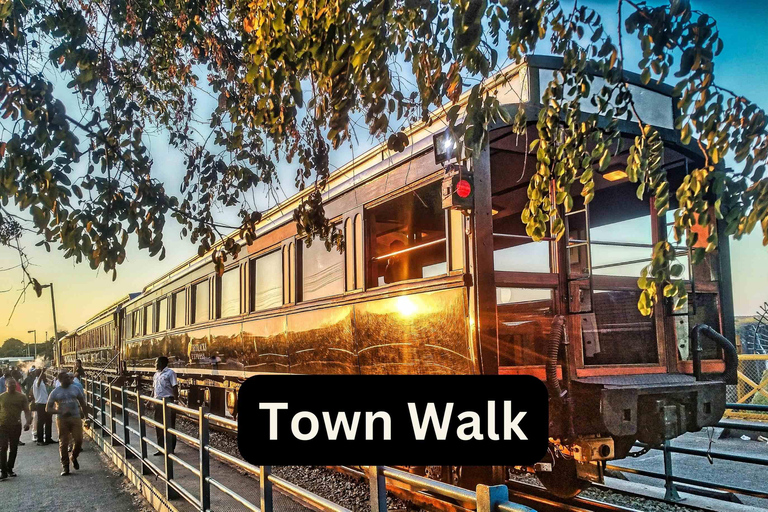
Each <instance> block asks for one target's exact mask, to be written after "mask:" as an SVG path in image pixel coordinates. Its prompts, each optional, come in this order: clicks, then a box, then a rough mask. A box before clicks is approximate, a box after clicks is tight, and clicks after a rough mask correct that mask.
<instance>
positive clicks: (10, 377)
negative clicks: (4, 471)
mask: <svg viewBox="0 0 768 512" xmlns="http://www.w3.org/2000/svg"><path fill="white" fill-rule="evenodd" d="M5 382H6V391H8V386H9V385H10V382H13V386H14V387H15V389H16V391H18V392H19V393H23V391H22V389H21V372H20V371H19V370H17V369H15V368H14V369H12V370H11V371H10V373H8V374H6V376H5ZM27 403H29V399H27ZM31 423H32V420H31V419H30V424H31ZM26 444H27V443H22V442H21V441H17V445H18V446H25V445H26Z"/></svg>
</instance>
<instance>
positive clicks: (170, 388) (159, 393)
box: [152, 356, 179, 456]
mask: <svg viewBox="0 0 768 512" xmlns="http://www.w3.org/2000/svg"><path fill="white" fill-rule="evenodd" d="M155 369H156V370H157V371H156V372H155V375H154V376H153V377H152V384H153V386H152V390H153V393H152V395H153V397H154V398H157V399H158V400H162V399H163V398H168V400H169V401H171V402H175V401H177V400H178V399H179V381H178V380H177V379H176V372H174V371H173V370H171V369H170V368H168V358H167V357H165V356H160V357H158V358H157V361H156V362H155ZM168 414H169V418H168V425H167V427H170V428H174V429H175V428H176V411H174V410H173V409H170V408H169V409H168ZM155 421H157V422H159V423H162V422H163V407H162V406H161V405H158V404H155ZM155 435H156V436H157V444H158V445H160V447H161V448H162V447H165V439H164V437H163V429H162V428H159V427H155ZM170 444H171V446H169V447H168V452H169V453H173V451H174V450H175V449H176V436H171V443H170ZM154 455H155V456H159V455H162V452H160V451H156V452H155V453H154Z"/></svg>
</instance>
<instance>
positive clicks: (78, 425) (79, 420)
mask: <svg viewBox="0 0 768 512" xmlns="http://www.w3.org/2000/svg"><path fill="white" fill-rule="evenodd" d="M59 382H61V386H59V387H57V388H56V389H54V390H53V391H51V394H50V395H48V403H47V405H46V406H45V411H46V412H47V413H49V414H58V417H57V418H56V429H57V430H58V431H59V455H60V456H61V467H62V472H61V476H67V475H69V462H70V455H69V442H70V440H71V441H72V445H73V447H72V456H71V460H72V466H74V468H75V469H80V464H79V463H78V462H77V456H78V455H80V452H81V451H82V449H83V412H84V411H85V395H84V394H83V390H82V389H80V388H79V387H77V386H73V385H72V377H70V376H69V374H68V373H67V372H61V373H60V374H59Z"/></svg>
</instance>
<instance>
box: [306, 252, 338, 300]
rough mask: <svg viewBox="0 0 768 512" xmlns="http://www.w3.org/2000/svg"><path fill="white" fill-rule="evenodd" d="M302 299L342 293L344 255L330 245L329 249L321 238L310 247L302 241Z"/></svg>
mask: <svg viewBox="0 0 768 512" xmlns="http://www.w3.org/2000/svg"><path fill="white" fill-rule="evenodd" d="M299 245H300V246H301V270H302V273H301V290H302V296H301V298H302V300H312V299H320V298H323V297H330V296H331V295H338V294H340V293H344V255H343V254H342V253H340V252H339V251H337V250H336V248H335V247H332V248H331V250H330V251H329V250H328V249H326V247H325V244H324V243H323V242H322V241H321V240H314V241H313V243H312V245H311V246H310V247H307V246H306V245H305V243H304V242H303V241H302V242H301V243H300V244H299Z"/></svg>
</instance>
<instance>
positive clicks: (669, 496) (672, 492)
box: [661, 439, 684, 501]
mask: <svg viewBox="0 0 768 512" xmlns="http://www.w3.org/2000/svg"><path fill="white" fill-rule="evenodd" d="M661 450H662V451H663V452H664V488H665V489H666V490H667V491H666V492H665V493H664V500H665V501H683V499H684V498H681V497H680V495H679V494H678V493H677V487H675V482H674V480H673V479H672V478H673V475H672V452H670V451H669V439H665V440H664V444H663V445H662V447H661Z"/></svg>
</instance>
